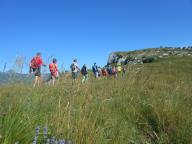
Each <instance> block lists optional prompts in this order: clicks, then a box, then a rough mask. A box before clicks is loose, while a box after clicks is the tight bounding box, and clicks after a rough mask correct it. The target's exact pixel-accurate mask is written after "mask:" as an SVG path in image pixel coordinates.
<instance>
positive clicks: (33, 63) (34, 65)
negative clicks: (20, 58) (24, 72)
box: [30, 57, 38, 68]
mask: <svg viewBox="0 0 192 144" xmlns="http://www.w3.org/2000/svg"><path fill="white" fill-rule="evenodd" d="M30 67H31V68H36V67H38V64H37V61H36V57H34V58H32V60H31V63H30Z"/></svg>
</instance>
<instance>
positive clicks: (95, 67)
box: [92, 65, 98, 73]
mask: <svg viewBox="0 0 192 144" xmlns="http://www.w3.org/2000/svg"><path fill="white" fill-rule="evenodd" d="M92 71H93V72H94V73H95V72H98V68H97V66H96V65H94V66H93V67H92Z"/></svg>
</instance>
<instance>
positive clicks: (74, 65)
mask: <svg viewBox="0 0 192 144" xmlns="http://www.w3.org/2000/svg"><path fill="white" fill-rule="evenodd" d="M70 68H71V72H72V84H74V82H75V81H76V79H77V77H78V73H79V71H80V69H79V66H78V64H77V59H74V60H73V63H72V64H71V66H70Z"/></svg>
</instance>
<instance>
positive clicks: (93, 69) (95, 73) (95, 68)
mask: <svg viewBox="0 0 192 144" xmlns="http://www.w3.org/2000/svg"><path fill="white" fill-rule="evenodd" d="M92 71H93V74H94V75H95V78H98V77H99V71H98V66H97V65H96V63H94V65H93V66H92Z"/></svg>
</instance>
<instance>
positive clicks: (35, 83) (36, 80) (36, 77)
mask: <svg viewBox="0 0 192 144" xmlns="http://www.w3.org/2000/svg"><path fill="white" fill-rule="evenodd" d="M37 82H38V76H35V81H34V84H33V87H36V85H37Z"/></svg>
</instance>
